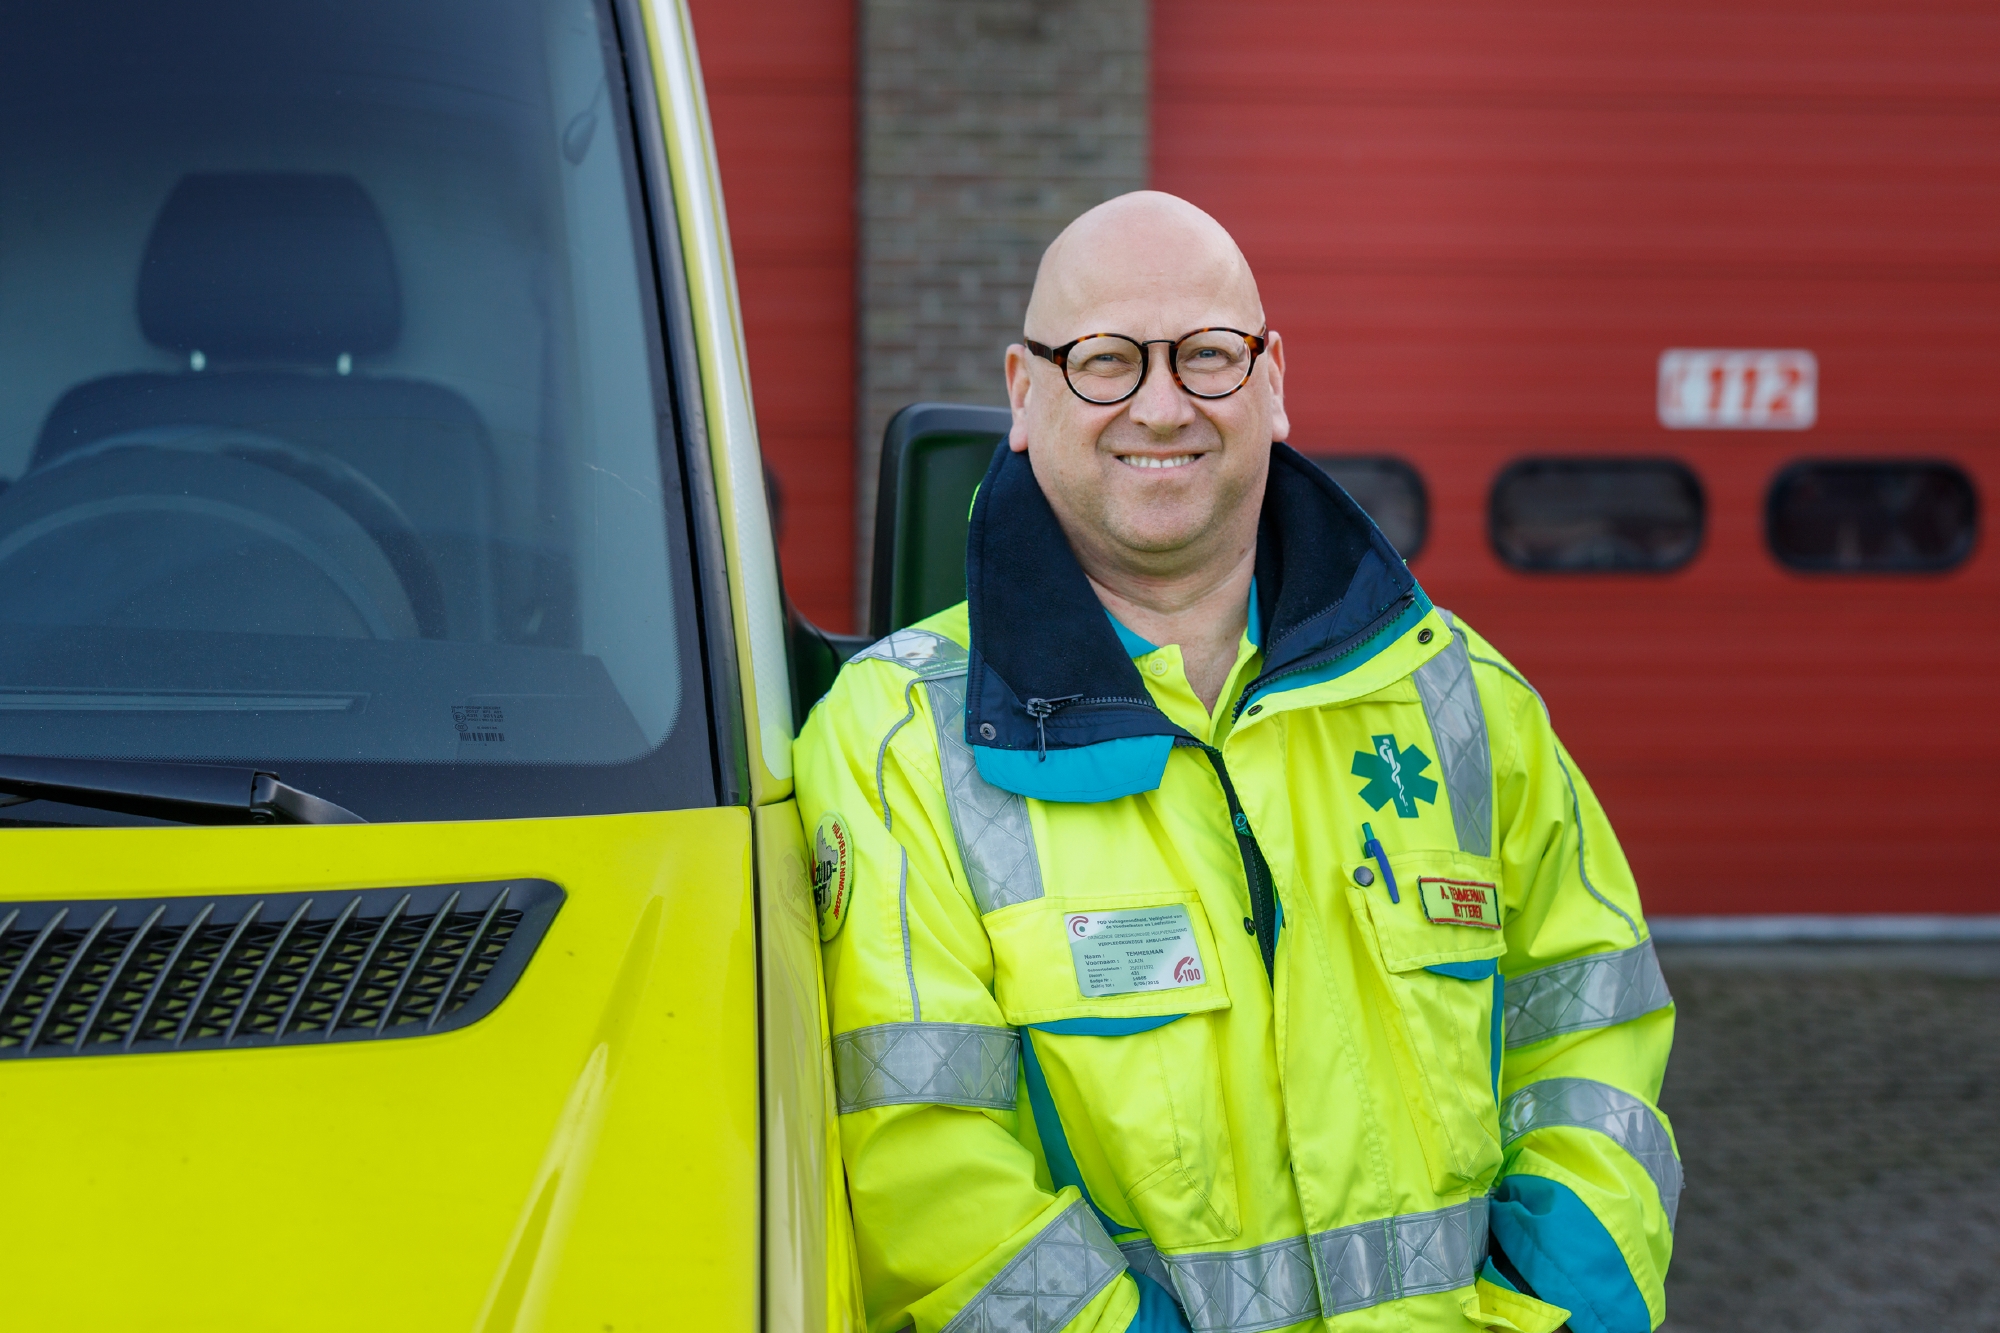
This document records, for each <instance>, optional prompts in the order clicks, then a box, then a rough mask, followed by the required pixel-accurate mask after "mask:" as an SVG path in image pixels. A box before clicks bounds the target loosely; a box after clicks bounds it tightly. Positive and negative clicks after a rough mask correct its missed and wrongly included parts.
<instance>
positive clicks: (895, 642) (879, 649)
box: [848, 629, 966, 677]
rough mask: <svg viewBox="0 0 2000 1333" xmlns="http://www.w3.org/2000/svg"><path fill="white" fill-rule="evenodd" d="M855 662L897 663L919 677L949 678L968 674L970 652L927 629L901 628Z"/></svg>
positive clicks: (879, 641)
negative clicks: (967, 658) (960, 673)
mask: <svg viewBox="0 0 2000 1333" xmlns="http://www.w3.org/2000/svg"><path fill="white" fill-rule="evenodd" d="M848 660H849V661H852V662H862V661H874V662H894V663H895V664H896V665H897V666H900V667H907V668H909V669H910V670H911V671H914V672H916V673H917V675H919V676H923V677H929V676H937V675H949V674H951V673H952V672H954V671H964V670H965V663H966V651H965V649H963V648H961V647H959V646H958V645H957V644H956V643H953V642H952V641H951V640H950V639H947V638H946V637H945V636H944V635H942V634H933V633H932V632H931V631H929V630H927V629H899V630H897V631H896V632H895V633H893V634H891V635H889V636H888V637H887V638H882V639H877V640H876V641H875V642H874V643H871V644H869V645H868V646H867V647H866V648H863V649H862V650H861V651H860V652H858V653H856V654H855V655H854V656H853V657H851V658H849V659H848Z"/></svg>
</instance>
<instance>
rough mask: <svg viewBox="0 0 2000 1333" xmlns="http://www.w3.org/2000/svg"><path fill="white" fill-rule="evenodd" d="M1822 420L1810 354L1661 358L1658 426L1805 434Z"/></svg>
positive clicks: (1682, 353) (1679, 352) (1678, 352)
mask: <svg viewBox="0 0 2000 1333" xmlns="http://www.w3.org/2000/svg"><path fill="white" fill-rule="evenodd" d="M1818 415H1819V362H1818V361H1816V360H1814V359H1813V354H1812V353H1811V352H1802V351H1790V352H1759V351H1704V350H1693V349H1688V348H1673V349H1671V350H1669V351H1665V352H1662V353H1660V424H1661V425H1662V426H1666V427H1668V428H1669V429H1672V430H1804V429H1805V428H1806V427H1808V426H1810V425H1812V424H1813V419H1814V418H1815V417H1816V416H1818Z"/></svg>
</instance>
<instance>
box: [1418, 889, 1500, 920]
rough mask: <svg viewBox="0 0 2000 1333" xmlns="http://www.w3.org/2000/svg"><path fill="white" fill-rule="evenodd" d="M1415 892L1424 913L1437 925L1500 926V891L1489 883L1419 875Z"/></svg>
mask: <svg viewBox="0 0 2000 1333" xmlns="http://www.w3.org/2000/svg"><path fill="white" fill-rule="evenodd" d="M1417 896H1418V897H1420V898H1422V899H1423V900H1424V915H1425V916H1426V917H1427V918H1429V919H1430V922H1431V924H1432V925H1437V926H1480V927H1483V928H1485V929H1487V930H1498V929H1500V894H1499V891H1498V890H1496V889H1495V888H1494V887H1493V886H1492V885H1491V884H1481V883H1480V882H1479V881H1477V880H1470V879H1420V880H1418V881H1417Z"/></svg>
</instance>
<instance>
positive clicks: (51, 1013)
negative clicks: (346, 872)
mask: <svg viewBox="0 0 2000 1333" xmlns="http://www.w3.org/2000/svg"><path fill="white" fill-rule="evenodd" d="M562 901H563V891H562V890H561V889H559V888H557V887H556V886H555V885H554V884H551V883H549V882H548V881H547V880H540V879H517V880H504V881H492V882H487V883H479V884H432V885H425V886H423V887H419V888H407V889H364V890H360V891H350V892H337V893H272V894H241V895H233V896H230V897H212V898H204V897H190V898H150V899H148V898H124V899H103V900H96V901H89V902H82V901H75V902H32V903H9V902H0V1059H7V1058H14V1059H21V1058H37V1057H47V1056H63V1055H120V1054H125V1053H127V1052H131V1053H141V1052H148V1051H196V1050H214V1049H217V1048H219V1047H248V1046H273V1045H286V1046H292V1045H300V1044H305V1043H309V1042H326V1041H370V1040H374V1039H376V1038H387V1037H415V1036H421V1035H423V1034H424V1033H428V1032H446V1031H449V1030H451V1029H453V1028H461V1027H464V1026H466V1025H467V1024H468V1023H474V1022H477V1021H478V1020H479V1019H481V1018H484V1017H485V1016H486V1015H487V1014H489V1013H491V1012H492V1011H493V1007H494V1006H495V1005H497V1004H499V1003H500V1001H501V1000H502V999H504V998H506V995H507V993H508V992H509V991H510V990H512V989H513V987H514V982H515V981H516V980H518V979H519V977H520V975H521V972H522V969H524V968H525V967H526V966H527V963H528V959H529V958H530V957H531V956H533V954H534V952H535V947H536V946H537V945H538V944H540V943H541V939H542V936H543V935H544V934H545V933H546V932H547V930H548V927H549V923H550V922H551V921H552V920H554V919H555V914H556V911H557V909H558V908H560V907H561V906H562Z"/></svg>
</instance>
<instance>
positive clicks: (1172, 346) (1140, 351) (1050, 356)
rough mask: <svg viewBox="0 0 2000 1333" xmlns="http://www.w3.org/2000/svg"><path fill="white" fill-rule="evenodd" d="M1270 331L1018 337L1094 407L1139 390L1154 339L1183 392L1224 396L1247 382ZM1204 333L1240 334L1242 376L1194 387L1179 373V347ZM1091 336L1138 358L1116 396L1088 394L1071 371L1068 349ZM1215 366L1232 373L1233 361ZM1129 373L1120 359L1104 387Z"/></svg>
mask: <svg viewBox="0 0 2000 1333" xmlns="http://www.w3.org/2000/svg"><path fill="white" fill-rule="evenodd" d="M1269 332H1270V331H1269V330H1268V329H1267V330H1266V331H1265V332H1263V333H1245V332H1244V331H1243V330H1242V329H1232V328H1225V327H1223V326H1221V325H1213V326H1210V327H1208V328H1200V329H1194V330H1192V331H1190V332H1187V333H1183V334H1182V335H1181V336H1180V337H1178V338H1151V339H1144V340H1141V339H1139V338H1134V337H1131V336H1129V335H1127V334H1123V333H1086V334H1084V335H1083V336H1082V337H1080V338H1072V339H1070V341H1068V342H1066V343H1064V344H1062V346H1060V347H1050V346H1048V345H1047V344H1046V343H1038V342H1036V341H1035V340H1034V339H1033V338H1029V337H1025V336H1024V337H1023V338H1022V339H1021V341H1022V343H1023V345H1025V346H1026V347H1027V349H1028V350H1029V351H1030V352H1032V353H1034V354H1035V355H1036V356H1038V357H1040V358H1042V359H1043V360H1045V361H1052V362H1054V363H1055V365H1056V368H1057V369H1058V370H1060V371H1062V376H1063V383H1065V384H1067V385H1068V386H1069V391H1070V392H1071V393H1073V394H1075V395H1076V396H1077V397H1078V398H1081V399H1082V400H1083V401H1084V402H1086V403H1089V404H1091V405H1092V406H1094V407H1110V406H1113V405H1114V404H1117V403H1122V402H1124V401H1125V400H1127V399H1128V398H1130V397H1132V395H1134V394H1136V393H1138V392H1139V390H1140V389H1141V388H1142V387H1143V386H1144V385H1145V383H1146V375H1147V374H1148V373H1149V372H1150V371H1151V370H1152V368H1153V356H1152V352H1151V351H1150V350H1149V349H1150V348H1151V347H1152V346H1153V344H1155V343H1161V344H1164V345H1165V346H1166V349H1167V373H1168V374H1170V375H1172V376H1173V377H1174V383H1175V384H1176V385H1178V386H1179V387H1180V389H1181V391H1182V392H1183V393H1186V394H1187V395H1189V396H1190V397H1193V398H1201V399H1204V400H1207V401H1210V402H1213V401H1214V400H1215V399H1218V398H1227V397H1229V395H1230V394H1232V393H1235V392H1236V391H1237V390H1239V389H1241V388H1242V387H1243V386H1244V385H1246V384H1248V383H1249V382H1250V375H1251V372H1253V371H1254V370H1256V368H1257V358H1258V357H1259V356H1261V355H1263V352H1264V348H1265V347H1266V346H1267V345H1268V344H1269ZM1204 334H1234V335H1235V336H1236V337H1238V338H1241V339H1242V340H1243V350H1244V351H1247V352H1248V353H1249V355H1248V358H1247V359H1245V360H1243V361H1242V362H1241V370H1242V374H1241V376H1240V377H1238V378H1236V380H1235V383H1233V384H1231V385H1229V387H1228V388H1226V389H1199V388H1195V387H1193V386H1192V385H1190V384H1189V383H1188V381H1187V377H1186V376H1184V375H1183V374H1182V373H1181V353H1182V349H1183V348H1184V347H1186V346H1187V344H1188V341H1189V340H1190V339H1194V338H1200V337H1201V336H1202V335H1204ZM1094 338H1103V339H1110V340H1113V341H1112V342H1111V343H1110V344H1107V348H1106V353H1105V354H1106V355H1110V354H1111V353H1112V352H1113V351H1114V350H1115V345H1116V344H1117V343H1124V344H1126V345H1127V346H1128V347H1130V348H1132V349H1133V352H1134V353H1135V355H1136V359H1137V361H1138V378H1136V379H1134V380H1133V381H1132V382H1131V385H1130V387H1127V388H1125V389H1124V390H1123V391H1122V392H1120V393H1118V394H1117V396H1115V397H1110V398H1093V397H1091V396H1090V394H1088V393H1085V392H1084V391H1083V390H1082V389H1080V388H1078V387H1077V383H1076V378H1075V376H1074V375H1072V373H1071V366H1070V353H1071V352H1074V351H1075V350H1076V349H1077V348H1078V347H1080V346H1082V345H1083V344H1085V343H1087V342H1090V341H1091V340H1092V339H1094ZM1224 350H1226V349H1225V348H1218V347H1214V346H1204V345H1202V344H1199V343H1197V344H1196V345H1195V352H1196V354H1197V355H1199V354H1201V353H1203V352H1208V351H1216V352H1218V353H1221V352H1223V351H1224ZM1217 369H1218V371H1219V372H1220V374H1221V375H1222V377H1224V378H1227V377H1231V376H1235V374H1236V363H1235V362H1234V361H1233V360H1227V359H1226V360H1225V361H1224V363H1223V364H1222V365H1221V366H1218V368H1217ZM1130 373H1131V369H1130V363H1122V364H1119V365H1117V366H1115V367H1114V368H1113V370H1112V371H1111V373H1109V374H1107V375H1105V376H1103V377H1101V378H1105V379H1107V380H1108V381H1109V383H1108V384H1107V385H1106V388H1107V389H1109V388H1112V387H1115V386H1116V385H1119V384H1122V383H1123V380H1124V378H1125V376H1127V375H1129V374H1130ZM1202 378H1213V377H1211V376H1206V375H1204V376H1202Z"/></svg>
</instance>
